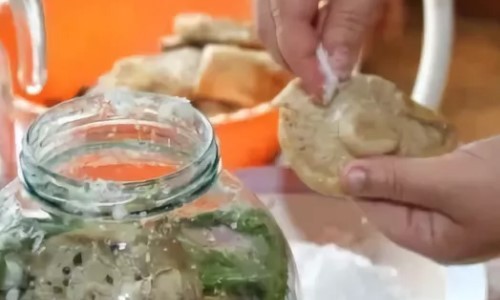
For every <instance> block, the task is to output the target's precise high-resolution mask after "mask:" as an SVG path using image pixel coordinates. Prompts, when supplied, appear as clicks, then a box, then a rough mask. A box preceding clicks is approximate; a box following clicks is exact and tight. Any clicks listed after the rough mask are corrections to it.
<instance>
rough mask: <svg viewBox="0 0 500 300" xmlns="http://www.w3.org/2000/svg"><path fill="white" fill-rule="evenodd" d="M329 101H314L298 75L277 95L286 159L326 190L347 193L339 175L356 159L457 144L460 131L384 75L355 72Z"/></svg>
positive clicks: (422, 153)
mask: <svg viewBox="0 0 500 300" xmlns="http://www.w3.org/2000/svg"><path fill="white" fill-rule="evenodd" d="M326 102H327V104H326V105H324V106H320V105H316V104H314V103H313V101H312V99H311V98H310V96H308V95H307V94H306V92H305V91H303V90H302V89H301V87H300V85H299V81H298V79H297V80H294V81H292V82H291V83H290V84H289V85H288V86H287V87H286V88H285V89H284V90H283V91H282V92H281V93H280V94H279V95H278V96H277V97H276V98H275V99H274V100H273V103H274V104H275V105H277V106H278V107H279V108H280V109H279V142H280V144H281V148H282V152H283V155H284V157H285V159H286V160H287V162H288V163H289V164H290V166H291V168H292V169H293V170H294V171H295V172H296V174H297V176H298V177H299V178H300V179H301V180H302V181H303V182H304V183H305V184H306V185H308V186H309V187H310V188H311V189H313V190H315V191H317V192H319V193H321V194H324V195H327V196H343V195H344V193H343V191H342V189H341V187H340V182H339V180H340V179H339V176H340V173H341V171H342V169H343V167H345V166H346V165H347V164H348V163H349V162H350V161H352V160H354V159H357V158H364V157H370V156H378V155H397V156H407V157H426V156H434V155H440V154H444V153H446V152H449V151H452V150H453V149H454V148H455V147H456V146H457V140H456V136H455V132H454V130H453V128H452V127H451V126H450V124H449V123H448V122H447V121H446V120H445V119H444V118H443V117H442V116H440V115H438V114H437V113H435V112H433V111H431V110H429V109H427V108H425V107H423V106H421V105H419V104H418V103H416V102H413V101H412V100H411V99H410V98H409V97H407V96H406V95H405V94H404V93H403V92H401V91H400V90H398V88H397V87H396V85H395V84H393V83H392V82H390V81H388V80H385V79H383V78H381V77H378V76H374V75H356V76H354V77H353V78H352V79H351V80H350V81H349V82H347V83H344V84H343V85H341V86H340V87H339V90H338V91H337V93H336V94H335V95H334V97H333V99H332V100H331V101H326ZM328 102H329V103H328Z"/></svg>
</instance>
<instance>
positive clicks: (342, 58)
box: [329, 46, 352, 80]
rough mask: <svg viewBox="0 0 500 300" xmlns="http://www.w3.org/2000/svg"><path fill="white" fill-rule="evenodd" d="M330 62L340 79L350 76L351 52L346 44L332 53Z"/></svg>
mask: <svg viewBox="0 0 500 300" xmlns="http://www.w3.org/2000/svg"><path fill="white" fill-rule="evenodd" d="M329 60H330V64H331V66H332V68H333V70H334V71H335V74H336V75H337V77H338V78H339V79H340V80H345V79H347V78H349V74H350V70H349V69H350V68H351V67H352V66H351V60H352V58H351V52H350V51H349V48H347V47H345V46H340V47H337V48H335V49H334V50H333V52H332V54H331V55H330V59H329Z"/></svg>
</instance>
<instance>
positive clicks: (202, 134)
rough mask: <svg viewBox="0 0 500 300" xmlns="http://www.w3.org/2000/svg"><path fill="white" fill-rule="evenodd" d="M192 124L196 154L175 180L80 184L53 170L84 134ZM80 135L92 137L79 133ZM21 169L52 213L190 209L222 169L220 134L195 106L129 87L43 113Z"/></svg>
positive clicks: (23, 155)
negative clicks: (107, 129)
mask: <svg viewBox="0 0 500 300" xmlns="http://www.w3.org/2000/svg"><path fill="white" fill-rule="evenodd" d="M184 123H186V124H187V125H186V126H191V125H193V124H196V126H197V127H196V128H192V129H193V134H194V135H195V137H193V138H194V139H195V140H193V141H191V146H192V147H193V148H195V149H192V152H193V153H191V154H193V155H192V156H191V157H190V158H189V160H188V161H187V162H186V163H184V164H182V165H181V166H180V167H179V168H178V169H176V170H175V171H173V172H170V173H168V174H162V175H160V176H157V177H152V178H148V179H144V180H129V181H114V180H101V179H98V180H94V179H92V180H80V179H75V178H72V177H71V176H67V175H66V174H62V173H61V172H60V171H59V170H56V169H55V168H54V166H52V165H51V163H50V161H51V159H55V158H56V156H57V155H56V154H54V153H52V152H57V151H59V150H56V149H59V148H64V147H66V146H67V145H66V144H67V143H73V141H71V140H70V139H68V138H69V137H72V135H76V136H79V134H83V137H84V138H86V137H85V135H86V134H88V132H89V130H94V129H96V130H101V129H102V128H104V127H105V126H122V125H123V126H125V125H126V126H130V125H133V126H134V127H140V126H143V127H144V128H145V127H148V126H150V127H151V128H153V127H154V128H156V129H158V130H164V129H166V128H167V127H168V128H170V127H172V126H182V125H181V124H184ZM113 124H114V125H113ZM169 126H170V127H169ZM193 126H194V125H193ZM101 127H102V128H101ZM78 128H80V129H82V130H83V131H84V133H82V132H78ZM148 128H149V127H148ZM85 130H87V132H85ZM138 130H140V129H138ZM185 130H187V129H186V128H185ZM101 131H102V130H101ZM99 132H100V131H99ZM80 137H81V136H80ZM58 139H61V140H62V141H58ZM65 139H66V140H65ZM50 142H52V143H55V144H56V146H54V145H52V146H51V145H50ZM57 143H59V144H57ZM83 143H84V141H83ZM169 143H170V140H169ZM81 146H82V147H83V146H84V145H81ZM161 146H164V145H161ZM61 153H62V152H61ZM47 157H49V158H47ZM20 162H21V171H22V172H21V175H22V176H21V180H22V182H23V184H24V186H25V188H26V189H27V190H28V191H29V192H30V193H31V194H32V195H34V196H35V197H36V199H37V200H38V201H39V202H41V204H42V205H43V206H44V208H45V209H53V210H56V211H58V212H59V213H66V214H71V215H82V216H85V217H100V218H103V217H104V218H108V217H109V218H114V219H116V218H117V215H116V214H117V213H116V208H117V207H119V209H120V210H121V211H120V212H119V215H120V216H122V215H124V216H123V217H125V216H128V217H130V216H135V215H142V214H144V213H145V212H147V214H150V213H154V212H163V211H165V210H169V209H172V208H175V207H178V206H182V205H183V204H184V203H187V202H189V201H192V200H193V199H195V198H197V196H199V195H200V193H203V192H204V191H206V189H208V187H209V186H211V184H212V182H213V181H214V178H215V177H216V176H217V174H218V173H219V170H220V158H219V153H218V145H217V142H216V140H215V134H214V130H213V127H212V126H211V124H210V122H209V120H208V119H207V118H206V117H205V116H204V115H203V114H202V113H201V112H200V111H198V110H197V109H196V108H194V107H193V106H192V105H191V103H190V101H189V100H187V99H185V98H180V97H173V96H166V95H159V94H153V93H144V92H136V91H131V90H128V89H123V88H118V89H113V90H108V91H105V92H102V93H99V94H96V95H86V96H82V97H77V98H74V99H71V100H68V101H66V102H62V103H60V104H58V105H56V106H54V107H52V108H51V109H49V110H48V111H47V112H46V113H44V114H42V115H41V116H40V117H39V118H37V119H36V120H35V122H33V123H32V125H31V126H30V128H29V129H28V131H27V133H26V135H25V137H24V139H23V148H22V151H21V159H20ZM104 198H106V201H104V200H103V199H104ZM139 202H142V205H139V204H140V203H139ZM124 207H125V208H127V209H126V210H125V211H124V210H123V208H124ZM129 209H130V210H129ZM118 217H119V216H118Z"/></svg>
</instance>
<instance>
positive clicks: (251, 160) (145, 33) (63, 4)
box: [0, 0, 279, 170]
mask: <svg viewBox="0 0 500 300" xmlns="http://www.w3.org/2000/svg"><path fill="white" fill-rule="evenodd" d="M43 4H44V9H45V18H46V31H47V55H48V57H47V66H48V81H47V85H46V86H45V89H44V90H43V92H42V93H41V94H40V95H37V96H36V97H32V96H27V95H23V94H22V93H21V91H20V89H19V88H18V86H17V84H16V85H15V91H16V93H17V94H19V95H22V96H24V97H25V98H27V99H28V100H29V101H32V102H36V103H38V104H42V105H52V104H54V103H57V102H60V101H62V100H63V99H69V98H72V97H74V95H75V94H76V93H77V92H78V91H79V90H80V88H82V87H85V86H91V85H93V84H94V83H95V81H96V79H97V78H98V76H100V75H101V74H103V73H105V72H106V71H108V70H109V69H110V68H111V66H112V65H113V63H114V62H115V61H116V60H117V59H119V58H122V57H125V56H130V55H135V54H147V53H155V52H158V51H160V37H161V36H164V35H165V34H168V33H169V32H171V25H172V19H173V17H174V16H175V15H177V14H178V13H183V12H204V13H207V14H211V15H213V16H216V17H231V18H234V19H239V20H249V19H250V18H251V0H238V1H234V0H213V1H207V0H183V1H165V0H146V1H144V0H105V1H103V0H71V1H68V0H44V1H43ZM0 28H2V31H1V32H0V42H2V43H3V44H4V45H5V47H6V49H7V51H8V54H9V57H10V58H11V65H12V68H11V69H12V70H15V69H16V68H17V55H16V44H15V31H14V28H13V22H12V18H11V15H10V11H8V10H7V9H2V8H1V7H0ZM13 75H14V74H13ZM13 78H15V77H13ZM222 119H223V120H218V121H214V122H213V123H214V125H215V128H216V132H217V135H218V138H219V141H220V145H221V152H222V157H223V162H224V165H225V167H226V168H228V169H233V170H234V169H237V168H242V167H249V166H258V165H263V164H267V163H269V162H270V161H272V160H273V158H274V156H275V155H276V154H277V152H278V149H279V147H278V141H277V137H276V131H277V115H276V112H275V111H273V110H272V109H270V108H267V109H264V110H263V109H260V110H259V109H256V110H250V111H247V112H246V113H243V114H241V113H239V112H238V113H237V117H235V118H233V117H228V118H222Z"/></svg>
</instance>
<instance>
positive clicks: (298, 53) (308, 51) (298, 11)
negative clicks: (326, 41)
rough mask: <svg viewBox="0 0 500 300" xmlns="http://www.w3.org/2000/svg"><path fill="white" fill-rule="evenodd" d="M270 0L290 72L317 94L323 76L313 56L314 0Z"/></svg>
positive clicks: (315, 37) (315, 42) (316, 37)
mask: <svg viewBox="0 0 500 300" xmlns="http://www.w3.org/2000/svg"><path fill="white" fill-rule="evenodd" d="M270 1H271V11H272V15H273V19H274V22H275V24H276V35H277V42H278V46H279V49H280V52H281V55H282V57H283V58H284V60H285V62H286V63H287V65H288V66H289V67H290V69H291V70H292V72H293V73H295V74H296V75H297V76H298V77H300V78H301V79H302V82H303V86H304V87H305V88H306V90H307V91H308V92H309V93H311V94H313V95H315V96H317V97H321V96H322V84H323V76H322V75H321V73H320V71H319V66H318V61H317V58H316V49H317V48H318V45H319V35H318V33H317V32H316V29H315V27H314V25H313V20H314V19H315V18H316V14H317V12H318V0H270Z"/></svg>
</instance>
